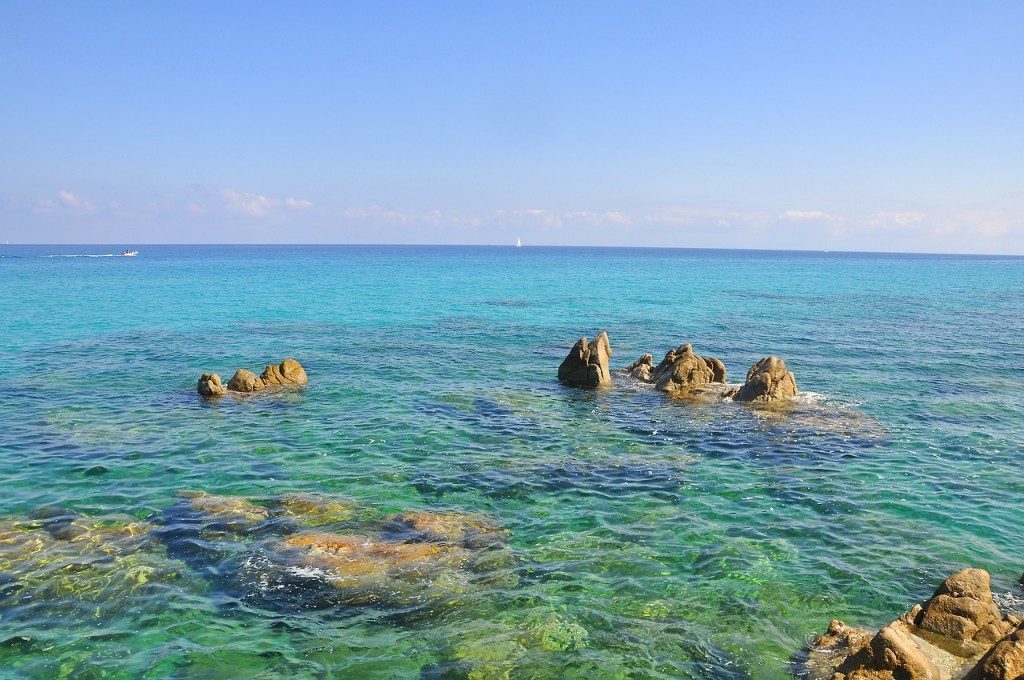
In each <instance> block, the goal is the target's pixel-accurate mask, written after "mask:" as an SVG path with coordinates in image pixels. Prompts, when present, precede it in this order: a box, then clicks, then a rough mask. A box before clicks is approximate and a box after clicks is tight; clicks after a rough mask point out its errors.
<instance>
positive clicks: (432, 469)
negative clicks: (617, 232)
mask: <svg viewBox="0 0 1024 680" xmlns="http://www.w3.org/2000/svg"><path fill="white" fill-rule="evenodd" d="M109 252H114V251H112V250H111V249H110V248H103V247H96V246H77V247H75V246H60V247H57V246H32V247H29V246H17V247H16V246H2V247H0V255H2V256H3V257H2V258H0V291H2V295H0V326H2V328H3V329H4V332H3V339H4V342H3V343H0V361H2V363H3V366H4V371H3V373H2V376H0V381H2V385H0V478H2V479H3V480H4V493H3V494H0V531H2V529H3V527H4V526H8V527H13V529H12V531H13V533H10V532H9V534H8V538H10V536H15V537H16V538H17V539H19V540H20V539H22V538H25V537H26V536H27V537H31V538H32V540H33V541H35V542H34V543H31V544H30V543H25V545H22V544H21V543H18V544H17V545H14V544H13V543H11V542H10V540H9V541H8V544H7V545H6V547H5V546H4V545H3V544H2V542H0V675H2V674H4V673H7V674H11V675H13V676H15V677H21V676H27V677H47V678H49V677H62V676H63V677H177V678H216V677H266V678H269V677H311V678H315V677H331V676H333V677H360V678H362V677H366V678H462V677H471V678H539V677H563V678H577V677H578V678H583V677H587V678H595V677H601V678H679V677H694V678H703V677H713V678H743V677H757V678H775V677H778V678H783V677H788V673H789V670H790V666H789V658H790V656H791V655H792V654H793V653H794V652H795V651H797V650H798V649H799V648H800V646H801V645H802V644H803V642H804V641H805V640H806V639H807V638H808V636H810V635H813V634H816V633H820V632H822V631H823V630H824V629H825V627H826V626H827V624H828V621H829V620H830V619H832V618H842V619H844V620H846V621H847V622H849V623H852V624H859V625H867V626H877V625H879V624H882V623H884V622H886V621H888V620H891V619H892V618H894V617H895V616H896V615H897V614H899V613H900V612H902V611H904V610H905V609H906V608H907V607H908V606H909V605H910V603H912V602H916V601H919V600H921V599H923V598H924V597H926V596H928V595H929V594H930V593H931V591H932V590H933V589H934V587H935V586H936V585H937V584H938V583H939V581H941V580H942V579H943V578H944V577H945V576H947V575H948V574H950V573H951V572H953V571H955V570H957V569H959V568H962V567H964V566H968V565H973V566H979V567H983V568H985V569H988V570H989V571H990V572H991V573H992V577H993V589H994V590H995V591H997V592H1007V591H1011V592H1018V594H1019V591H1015V588H1016V587H1017V586H1016V585H1015V584H1016V580H1017V578H1019V577H1020V574H1021V571H1022V570H1024V554H1022V552H1021V549H1020V546H1021V544H1022V539H1024V506H1022V504H1021V503H1020V498H1021V492H1022V491H1024V465H1022V461H1024V455H1022V441H1024V391H1022V390H1021V389H1020V382H1019V380H1020V375H1021V374H1022V373H1024V343H1022V342H1021V338H1022V337H1024V259H1021V258H981V257H950V256H906V255H864V254H841V253H827V254H826V253H817V254H815V253H776V252H745V251H699V250H694V251H690V250H629V249H560V248H550V249H549V248H528V247H527V248H518V249H513V248H430V247H342V246H325V247H307V246H303V247H285V246H274V247H271V246H264V247H253V246H235V247H213V246H208V247H195V246H147V247H144V248H141V253H140V255H139V256H138V257H135V258H122V257H65V256H64V255H75V254H104V253H109ZM50 256H56V257H50ZM599 330H606V331H608V333H609V335H610V338H611V343H612V347H613V350H614V352H615V354H614V356H613V357H612V365H613V368H623V367H624V366H626V365H627V364H628V363H630V362H631V361H633V360H634V359H636V358H637V357H638V356H639V355H640V354H642V353H644V352H650V353H652V354H654V355H655V357H656V360H657V359H659V358H660V357H661V355H663V354H664V352H665V351H667V350H668V349H670V348H672V347H675V346H676V345H678V344H680V343H682V342H692V343H693V345H694V348H695V350H696V351H697V352H698V353H700V354H704V355H709V356H716V357H719V358H721V359H722V360H723V361H724V362H725V364H726V366H727V367H728V369H729V371H730V381H731V382H738V381H741V380H742V377H743V376H744V375H745V373H746V370H747V369H748V368H749V367H750V366H751V365H752V364H753V363H754V362H756V361H757V360H758V359H760V358H761V357H762V356H767V355H768V354H777V355H779V356H781V357H783V358H784V359H785V360H786V362H787V364H788V365H789V366H790V368H791V369H792V370H793V371H794V372H795V374H796V378H797V382H798V385H799V386H800V388H801V390H803V391H804V392H805V393H806V394H805V396H804V397H802V398H801V399H800V400H799V402H798V403H797V404H796V405H794V407H793V408H791V409H789V410H786V411H783V412H777V411H764V410H758V409H754V408H751V407H749V406H746V405H740V404H733V403H731V402H723V403H713V404H702V403H692V402H685V401H671V400H668V399H666V398H664V397H663V395H661V394H658V393H655V392H653V391H652V390H651V389H650V388H649V387H648V386H645V385H639V384H636V383H633V382H631V381H630V380H629V379H628V378H626V377H624V376H621V375H620V376H616V380H617V382H616V384H615V386H614V387H613V388H610V389H603V390H597V391H594V390H579V389H571V388H566V387H563V386H561V385H559V384H558V383H557V381H556V380H555V379H554V376H555V372H556V369H557V366H558V364H559V363H560V362H561V360H562V358H563V357H564V356H565V354H566V352H567V351H568V348H569V347H570V346H571V344H572V343H573V342H574V341H575V340H576V339H578V338H579V337H580V336H581V335H587V336H590V337H593V335H595V334H596V333H597V331H599ZM285 357H293V358H296V359H298V360H299V361H301V362H302V364H303V365H304V366H305V367H306V369H307V371H308V373H309V377H310V386H309V387H308V388H307V389H304V390H302V391H298V392H294V391H282V392H277V393H274V394H260V395H256V396H253V397H249V398H235V397H227V398H224V399H221V400H219V401H216V402H206V401H203V400H201V399H200V398H199V397H198V395H196V393H195V382H196V379H197V377H198V376H199V375H200V374H201V373H203V372H207V371H211V372H212V371H216V372H219V373H220V374H221V375H222V376H224V377H225V379H226V377H227V376H229V375H230V374H231V373H233V371H234V370H235V369H236V368H239V367H245V368H249V369H250V370H255V371H256V372H257V373H258V372H259V371H260V370H261V369H262V367H263V366H264V365H265V364H268V363H277V362H279V361H280V360H281V359H283V358H285ZM182 491H205V492H208V493H211V494H222V495H231V496H241V497H244V498H246V499H249V500H251V501H252V502H253V504H254V507H257V508H259V509H262V510H264V511H265V510H266V509H267V508H274V507H276V506H275V503H278V502H279V501H280V499H281V498H282V497H283V496H284V495H286V494H289V493H294V492H316V493H320V494H326V495H330V496H337V497H339V498H341V499H346V500H345V502H346V503H350V504H352V506H353V507H355V508H357V509H356V510H355V511H354V515H353V516H352V517H348V518H346V519H343V520H340V521H338V522H335V523H334V524H332V525H325V526H320V527H318V528H317V530H331V531H336V532H342V533H349V534H356V535H360V536H362V535H366V536H369V535H371V534H372V532H374V531H378V532H379V531H381V527H384V526H387V521H388V519H389V518H390V517H391V516H392V515H394V513H402V512H413V511H428V512H444V513H473V514H474V515H476V514H479V515H482V516H485V517H486V518H489V521H492V522H495V523H497V524H499V525H500V526H501V527H503V528H504V529H505V530H507V532H508V538H507V549H503V551H502V552H501V555H502V561H501V562H500V564H498V565H497V566H496V567H494V568H493V569H491V568H490V567H488V568H487V569H484V570H482V571H479V572H473V574H472V575H471V577H467V578H469V580H468V581H465V582H464V581H458V583H459V584H460V586H459V588H458V589H455V588H454V587H449V586H450V584H449V585H448V586H444V588H441V585H438V584H442V581H443V579H447V578H454V577H453V576H452V574H453V573H455V574H456V576H457V577H458V578H462V577H463V576H465V575H466V573H468V572H463V571H456V572H444V573H441V574H433V575H432V576H431V577H432V578H436V581H435V582H432V583H434V585H437V586H438V587H439V588H441V589H442V590H444V595H443V596H436V597H435V593H434V592H433V591H430V592H421V591H414V592H413V594H412V595H410V596H409V597H408V598H406V599H401V601H398V600H394V599H393V600H392V601H372V602H352V601H348V602H342V603H338V602H334V601H331V602H325V600H324V599H323V597H322V593H318V592H305V591H304V590H303V588H302V587H301V583H300V585H299V586H295V584H293V583H288V584H285V585H282V584H281V583H280V582H277V581H273V580H271V581H270V582H267V581H266V580H265V579H264V580H260V575H261V574H263V575H265V573H266V572H262V571H259V570H258V569H256V568H255V567H253V564H254V560H256V559H257V558H261V559H262V557H265V556H266V555H271V556H272V555H273V546H275V545H278V543H279V542H280V541H281V540H283V539H284V537H286V536H290V535H292V532H294V531H296V530H298V531H300V532H301V531H308V530H309V529H308V528H301V527H299V528H298V529H297V528H296V527H295V526H293V525H290V524H288V523H287V522H281V521H279V520H277V519H274V520H272V521H268V522H266V523H263V524H259V523H257V524H259V526H255V527H247V528H246V529H245V530H239V531H236V530H233V529H232V530H224V527H217V526H212V525H210V524H203V522H204V521H206V520H204V519H202V518H198V517H197V516H196V515H195V513H192V512H191V511H190V510H189V508H188V499H183V498H182V497H179V496H178V494H179V493H180V492H182ZM41 507H42V508H43V510H40V509H39V508H41ZM55 507H57V508H60V510H54V508H55ZM61 514H63V515H64V517H65V519H63V520H54V519H52V518H53V516H55V515H61ZM68 517H77V519H74V523H76V525H83V526H86V527H87V530H85V537H84V538H81V537H80V538H78V539H76V540H74V541H68V540H66V539H67V538H68V536H67V535H65V534H62V533H61V531H63V528H66V523H67V521H68V519H67V518H68ZM133 521H134V522H144V523H145V524H146V526H145V527H144V528H143V529H140V531H141V532H142V533H141V534H140V535H139V536H131V537H128V538H126V534H125V533H124V531H125V529H124V528H125V527H127V526H129V523H130V522H133ZM54 522H58V524H59V526H58V524H54ZM61 522H63V524H61ZM90 522H91V523H90ZM5 523H6V524H5ZM200 525H201V526H200ZM103 527H116V528H117V530H116V531H113V530H112V531H111V532H110V533H109V534H107V533H103ZM197 527H198V528H197ZM149 528H152V529H153V531H152V533H147V530H148V529H149ZM26 540H27V539H26ZM26 546H27V547H26ZM442 585H443V584H442ZM286 586H287V587H286ZM275 587H277V589H276V590H275ZM445 588H447V590H445ZM310 590H311V591H312V590H313V589H310ZM329 599H330V598H328V600H329ZM328 605H329V606H328Z"/></svg>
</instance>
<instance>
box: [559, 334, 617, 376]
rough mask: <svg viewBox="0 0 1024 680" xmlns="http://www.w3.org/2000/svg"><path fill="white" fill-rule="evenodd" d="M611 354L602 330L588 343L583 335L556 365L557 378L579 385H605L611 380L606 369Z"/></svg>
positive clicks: (606, 337)
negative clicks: (560, 362) (558, 364)
mask: <svg viewBox="0 0 1024 680" xmlns="http://www.w3.org/2000/svg"><path fill="white" fill-rule="evenodd" d="M611 355H612V347H611V344H609V342H608V334H607V333H605V332H604V331H602V332H601V333H600V334H599V335H598V336H597V337H596V338H594V340H593V342H590V343H588V342H587V339H586V338H585V337H583V338H580V339H579V340H577V341H576V344H575V345H573V346H572V349H571V350H569V354H568V355H567V356H566V357H565V359H564V360H563V361H562V364H561V365H560V366H559V367H558V379H559V380H560V381H562V382H564V383H565V384H567V385H575V386H579V387H596V386H598V385H607V384H609V383H611V381H612V377H611V373H610V372H609V371H608V358H609V357H611Z"/></svg>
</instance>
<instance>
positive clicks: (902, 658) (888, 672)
mask: <svg viewBox="0 0 1024 680" xmlns="http://www.w3.org/2000/svg"><path fill="white" fill-rule="evenodd" d="M911 638H912V636H911V634H910V632H909V631H908V630H907V628H906V626H905V625H903V624H902V623H900V622H898V621H897V622H893V623H891V624H889V625H888V626H886V627H885V628H883V629H882V630H880V631H878V634H877V635H875V636H874V637H873V638H871V641H870V642H869V643H868V644H867V645H865V646H863V647H861V648H860V649H859V650H858V651H857V652H856V653H854V654H853V655H852V656H850V657H849V658H848V659H846V661H844V662H843V663H841V664H840V665H839V667H838V668H837V669H836V676H838V677H846V678H848V679H850V680H853V679H856V680H874V679H876V678H877V679H879V680H882V679H885V680H889V679H890V678H900V679H901V680H938V678H940V677H942V676H941V675H940V673H939V668H938V667H937V666H936V665H935V664H934V663H933V662H932V661H931V660H930V659H929V658H928V657H927V656H925V654H924V653H923V652H922V651H921V649H920V648H919V647H918V645H917V644H915V643H914V641H913V640H912V639H911Z"/></svg>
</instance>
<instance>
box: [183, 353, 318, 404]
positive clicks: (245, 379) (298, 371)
mask: <svg viewBox="0 0 1024 680" xmlns="http://www.w3.org/2000/svg"><path fill="white" fill-rule="evenodd" d="M307 384H309V378H308V377H307V376H306V370H305V369H304V368H302V364H300V363H299V362H298V361H295V360H294V359H285V360H284V361H282V362H281V363H280V364H278V365H276V366H267V367H266V368H265V369H264V370H263V374H262V375H259V376H257V375H256V374H255V373H253V372H252V371H248V370H246V369H244V368H240V369H238V370H237V371H235V374H234V375H233V376H231V380H229V381H228V384H227V385H223V384H221V381H220V376H219V375H217V374H216V373H203V375H202V376H201V377H200V378H199V383H198V384H197V385H196V391H197V392H199V394H200V395H202V396H204V397H219V396H221V395H224V394H226V393H227V392H259V391H261V390H264V389H266V388H268V387H302V386H303V385H307Z"/></svg>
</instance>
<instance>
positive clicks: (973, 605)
mask: <svg viewBox="0 0 1024 680" xmlns="http://www.w3.org/2000/svg"><path fill="white" fill-rule="evenodd" d="M1021 581H1022V583H1024V576H1022V577H1021ZM1022 623H1024V619H1022V618H1021V617H1020V616H1016V615H1009V616H1007V615H1004V614H1003V613H1002V612H1001V611H1000V610H999V607H998V606H997V605H996V603H995V601H994V600H993V597H992V590H991V587H990V582H989V574H988V572H987V571H985V570H983V569H963V570H961V571H958V572H957V573H955V574H953V575H952V576H950V577H949V578H947V579H946V580H945V581H943V582H942V584H941V585H940V586H939V587H938V588H937V589H936V590H935V593H934V594H933V595H932V596H931V597H930V598H928V599H927V600H925V601H924V602H922V603H921V604H918V605H916V606H914V607H913V608H912V609H911V610H910V611H908V612H906V613H905V614H903V615H902V616H900V617H899V618H897V619H896V620H895V621H893V622H892V623H890V624H889V625H887V626H885V627H884V628H882V629H881V630H880V631H878V632H877V633H874V634H872V633H871V632H870V631H868V630H866V629H864V628H853V627H850V626H847V625H846V624H845V623H843V622H842V621H839V620H834V621H832V623H831V624H829V627H828V631H826V632H825V633H824V634H823V635H820V636H818V637H817V638H816V639H815V640H814V641H813V642H812V643H811V644H810V646H809V647H808V648H807V650H805V655H804V658H802V659H800V660H798V661H797V664H796V665H797V668H796V674H797V675H798V676H799V677H803V678H806V679H807V680H1021V678H1024V627H1022Z"/></svg>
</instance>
